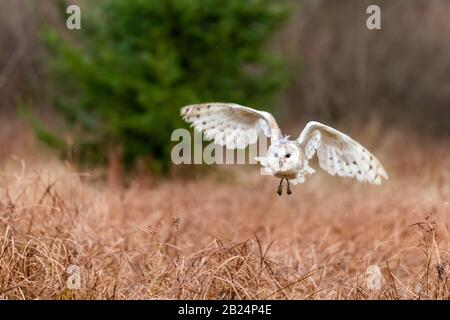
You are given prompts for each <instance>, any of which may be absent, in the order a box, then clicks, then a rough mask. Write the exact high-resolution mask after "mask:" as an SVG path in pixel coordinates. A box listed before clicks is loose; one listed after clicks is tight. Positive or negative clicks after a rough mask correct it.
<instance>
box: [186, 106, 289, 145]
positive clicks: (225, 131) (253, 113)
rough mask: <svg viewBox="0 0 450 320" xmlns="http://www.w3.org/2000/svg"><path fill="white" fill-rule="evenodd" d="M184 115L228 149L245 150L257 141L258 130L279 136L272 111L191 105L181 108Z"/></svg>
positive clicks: (268, 135)
mask: <svg viewBox="0 0 450 320" xmlns="http://www.w3.org/2000/svg"><path fill="white" fill-rule="evenodd" d="M181 116H182V117H183V119H184V120H185V121H186V122H188V123H191V126H193V127H194V128H195V130H197V131H198V132H203V133H204V135H205V137H206V138H207V139H209V140H214V142H215V143H216V144H219V145H225V146H226V147H227V148H229V149H236V148H238V149H243V148H245V147H247V146H248V145H249V144H253V143H255V142H256V140H257V139H258V134H259V132H263V133H264V134H265V135H266V136H267V137H271V139H272V141H274V140H278V139H279V137H280V132H279V128H278V125H277V123H276V121H275V119H274V118H273V116H272V115H271V114H270V113H268V112H264V111H258V110H255V109H252V108H248V107H244V106H241V105H238V104H233V103H203V104H194V105H189V106H185V107H183V108H182V109H181Z"/></svg>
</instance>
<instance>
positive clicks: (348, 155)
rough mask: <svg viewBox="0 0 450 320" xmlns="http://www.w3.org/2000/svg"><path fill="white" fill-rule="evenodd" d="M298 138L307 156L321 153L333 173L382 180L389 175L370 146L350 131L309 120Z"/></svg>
mask: <svg viewBox="0 0 450 320" xmlns="http://www.w3.org/2000/svg"><path fill="white" fill-rule="evenodd" d="M297 141H298V142H299V144H300V145H301V146H302V148H303V150H304V151H305V156H306V158H307V159H311V158H312V157H313V156H314V154H316V153H317V157H318V159H319V165H320V167H321V168H322V169H324V170H325V171H326V172H328V173H329V174H331V175H333V176H334V175H336V174H337V175H338V176H341V177H351V178H356V179H357V180H358V181H360V182H368V183H370V184H381V183H382V181H383V180H382V179H383V178H384V179H386V180H388V175H387V173H386V171H385V170H384V168H383V166H382V165H381V163H380V161H378V160H377V158H375V156H373V155H372V154H371V153H370V152H369V151H368V150H367V149H365V148H364V147H363V146H361V145H360V144H359V143H358V142H356V141H355V140H353V139H352V138H350V137H349V136H348V135H346V134H344V133H342V132H340V131H338V130H336V129H333V128H331V127H329V126H326V125H324V124H321V123H319V122H315V121H311V122H308V124H307V125H306V127H305V128H304V129H303V131H302V133H301V134H300V136H299V137H298V139H297Z"/></svg>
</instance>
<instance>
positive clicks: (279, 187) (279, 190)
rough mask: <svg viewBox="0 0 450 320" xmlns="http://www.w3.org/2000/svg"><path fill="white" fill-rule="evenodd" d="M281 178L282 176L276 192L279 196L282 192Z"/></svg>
mask: <svg viewBox="0 0 450 320" xmlns="http://www.w3.org/2000/svg"><path fill="white" fill-rule="evenodd" d="M283 180H284V178H283V179H281V180H280V184H279V185H278V189H277V193H278V195H279V196H281V195H282V194H283Z"/></svg>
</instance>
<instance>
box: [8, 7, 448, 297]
mask: <svg viewBox="0 0 450 320" xmlns="http://www.w3.org/2000/svg"><path fill="white" fill-rule="evenodd" d="M377 3H379V4H380V5H381V7H382V28H383V29H382V30H381V31H368V30H367V29H366V28H365V18H366V14H365V8H366V3H364V2H363V1H356V0H354V1H350V0H349V1H339V3H337V2H336V1H331V0H330V1H302V2H301V3H300V5H299V8H298V12H297V13H295V14H294V15H292V17H291V19H290V21H288V23H287V24H286V26H285V27H284V28H283V29H282V30H281V31H280V32H279V34H278V35H277V37H276V38H275V39H273V41H272V42H271V44H270V46H269V47H270V48H269V49H270V50H275V51H277V52H281V53H282V54H283V55H284V56H285V57H286V60H287V61H288V63H289V64H290V66H291V68H290V70H292V71H293V75H294V81H293V83H292V84H291V85H290V86H289V87H288V88H287V89H286V90H285V91H284V92H283V93H282V95H281V97H280V103H279V108H278V109H277V110H276V111H275V113H276V114H277V118H280V119H281V120H282V125H283V126H282V127H287V128H289V130H288V132H286V133H289V134H292V135H295V136H296V135H297V134H298V133H299V131H300V128H302V126H303V124H304V123H305V122H306V121H307V120H310V119H316V120H321V121H325V122H327V123H329V124H332V125H333V126H335V127H337V128H338V129H341V130H343V131H345V132H346V133H348V134H349V135H351V136H352V137H354V138H355V139H356V140H358V141H360V142H361V143H362V144H363V145H365V146H366V147H368V148H369V149H370V150H371V151H373V153H374V154H376V155H377V157H378V158H379V159H380V160H381V162H382V163H383V164H384V165H385V167H386V170H387V171H388V173H389V175H390V180H389V181H388V182H387V183H386V184H385V185H383V186H381V187H376V186H368V185H361V184H358V183H356V182H355V181H351V180H348V179H338V178H336V177H330V176H327V175H326V174H325V173H323V172H319V173H318V174H316V175H314V176H313V177H312V178H311V179H310V181H308V183H306V184H304V185H300V186H297V187H295V188H294V190H293V195H291V196H289V197H288V196H283V197H278V196H277V195H276V193H275V189H276V184H277V181H276V179H274V178H271V177H261V176H259V172H258V170H257V169H256V168H248V167H242V166H223V167H220V168H217V170H207V174H201V175H200V176H199V177H197V178H190V179H186V178H183V179H181V178H180V177H179V176H177V175H174V174H172V176H171V177H170V178H167V179H165V180H155V179H153V177H151V176H147V175H145V174H144V173H142V174H141V175H138V176H135V177H134V178H132V179H130V184H129V185H128V186H127V187H124V188H111V187H110V186H108V185H107V184H105V183H104V180H103V176H104V171H106V169H102V168H100V169H95V170H94V169H92V170H86V169H84V168H80V167H78V166H77V164H76V163H74V162H73V161H71V160H70V159H63V160H61V159H60V158H58V157H57V156H56V155H55V154H54V153H53V152H52V151H50V150H48V149H47V148H45V147H43V146H42V144H40V143H39V142H38V141H37V139H36V138H35V137H34V135H33V132H32V131H31V130H30V129H29V126H28V124H27V122H26V121H23V120H22V119H21V118H20V117H18V116H17V115H16V112H15V111H16V108H17V99H19V100H21V101H26V100H27V99H30V98H32V100H33V103H34V104H35V107H36V110H37V111H38V113H40V114H41V115H43V116H44V117H48V118H49V119H56V118H55V116H54V115H53V114H52V113H51V111H49V110H50V108H49V106H48V103H47V102H46V97H45V94H44V93H45V92H46V82H45V81H44V80H43V79H45V70H44V68H43V67H42V64H41V62H40V61H41V59H42V58H43V57H45V54H46V53H45V50H43V48H42V47H41V45H40V43H39V40H38V39H39V37H38V35H37V33H36V27H37V25H38V23H39V22H38V20H39V19H42V18H43V17H45V19H47V20H48V21H50V22H51V23H54V25H55V26H56V27H57V26H58V20H57V19H55V18H54V17H55V10H56V9H55V5H54V4H53V3H52V2H42V3H41V2H39V3H37V2H32V1H27V0H15V1H9V2H0V43H1V44H2V45H1V46H0V61H1V62H0V108H1V123H0V145H1V150H0V168H1V172H0V298H1V299H35V298H42V299H43V298H50V299H73V298H75V299H80V298H83V299H155V298H168V299H193V298H197V299H221V298H225V299H231V298H237V299H264V298H269V299H324V298H328V299H380V298H381V299H448V298H450V291H449V288H448V279H449V272H450V271H449V265H448V263H449V253H450V251H449V250H450V247H449V243H450V242H449V241H450V234H449V229H448V224H449V222H450V221H449V217H450V216H449V214H450V171H449V168H450V154H449V150H450V140H449V139H448V136H449V134H450V125H449V121H450V116H449V108H450V106H449V103H450V80H449V78H448V70H449V67H450V59H449V57H450V43H449V42H448V41H446V39H448V38H449V37H450V25H449V24H448V17H447V16H446V13H447V12H449V9H450V8H449V6H450V3H449V2H448V1H444V0H433V1H396V2H393V1H378V2H377ZM34 13H39V14H34ZM49 125H52V123H49ZM202 170H203V169H201V168H200V169H199V171H200V172H202ZM204 171H205V172H206V170H204ZM72 264H74V265H78V266H80V268H81V275H82V281H81V283H82V286H81V289H80V290H70V289H68V288H67V286H66V281H67V277H68V274H67V273H66V272H65V271H66V268H67V267H68V266H69V265H72ZM371 265H377V266H379V267H380V269H381V271H382V274H383V281H382V286H381V289H380V290H370V289H369V288H368V287H367V285H366V277H367V275H366V270H367V267H368V266H371Z"/></svg>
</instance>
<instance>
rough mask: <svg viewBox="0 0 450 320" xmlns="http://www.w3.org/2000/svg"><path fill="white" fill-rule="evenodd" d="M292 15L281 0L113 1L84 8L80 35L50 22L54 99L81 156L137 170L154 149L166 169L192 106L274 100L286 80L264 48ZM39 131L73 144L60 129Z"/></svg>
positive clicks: (56, 142) (155, 166) (57, 142)
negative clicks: (184, 112)
mask: <svg viewBox="0 0 450 320" xmlns="http://www.w3.org/2000/svg"><path fill="white" fill-rule="evenodd" d="M89 5H91V4H89ZM63 9H64V12H63V13H64V15H63V17H64V19H65V18H66V17H67V15H66V14H65V6H64V7H63ZM286 16H287V10H286V4H285V3H284V4H283V2H280V1H277V0H251V1H241V0H229V1H222V0H203V1H197V0H162V1H142V0H134V1H122V0H103V1H100V2H96V3H95V6H92V8H91V6H89V9H87V8H85V7H84V8H83V10H82V29H81V30H80V31H73V33H74V35H75V40H76V41H73V40H74V39H66V38H65V37H63V36H61V33H60V32H57V31H56V30H54V29H52V28H49V29H48V30H46V32H45V40H46V43H47V44H48V45H49V48H50V53H51V55H50V59H49V62H50V67H51V70H52V73H51V75H52V78H53V80H54V85H55V88H56V89H54V90H53V92H54V93H56V94H54V95H53V96H54V98H55V103H54V105H55V107H56V109H57V110H58V111H59V112H61V114H62V115H63V116H64V119H65V120H66V123H67V124H69V125H70V128H71V130H72V131H71V132H72V134H71V136H72V137H73V143H74V145H76V147H77V149H76V150H75V154H74V156H76V157H77V158H78V159H80V160H81V161H82V162H84V163H89V164H93V163H96V164H98V163H104V162H107V161H110V162H116V161H118V158H119V159H120V161H121V162H122V160H123V163H124V164H125V165H126V166H128V167H130V166H133V165H134V164H135V163H136V160H137V159H144V157H146V156H148V155H150V156H151V159H150V158H148V157H147V161H146V163H147V164H149V166H150V167H151V169H152V170H153V171H154V172H160V173H164V172H166V171H167V169H168V165H169V163H170V148H171V145H170V134H171V132H172V131H173V130H174V129H175V128H179V127H183V126H185V125H184V124H183V123H182V121H181V119H180V116H179V109H180V107H182V106H183V105H186V104H189V103H199V102H206V101H232V102H239V103H242V104H248V105H253V106H258V107H270V106H271V105H272V103H273V101H274V98H275V97H276V93H277V92H278V90H279V89H280V87H281V85H282V84H283V82H284V79H285V77H284V73H283V71H282V70H283V69H282V67H281V63H280V60H278V59H276V57H274V56H273V55H269V54H268V53H267V51H266V50H264V47H265V44H266V43H267V40H268V39H269V38H270V36H271V35H273V33H274V32H275V31H276V30H277V26H279V25H280V24H281V22H282V21H283V20H284V19H285V17H286ZM37 129H38V134H39V135H40V136H41V137H42V138H44V140H45V141H47V142H49V143H51V144H52V145H53V146H58V147H62V148H66V141H64V139H62V138H61V135H60V134H52V133H51V132H48V131H44V129H43V128H42V127H37Z"/></svg>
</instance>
